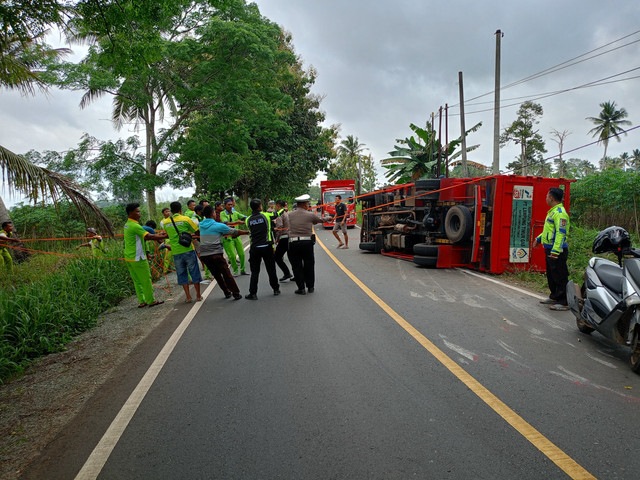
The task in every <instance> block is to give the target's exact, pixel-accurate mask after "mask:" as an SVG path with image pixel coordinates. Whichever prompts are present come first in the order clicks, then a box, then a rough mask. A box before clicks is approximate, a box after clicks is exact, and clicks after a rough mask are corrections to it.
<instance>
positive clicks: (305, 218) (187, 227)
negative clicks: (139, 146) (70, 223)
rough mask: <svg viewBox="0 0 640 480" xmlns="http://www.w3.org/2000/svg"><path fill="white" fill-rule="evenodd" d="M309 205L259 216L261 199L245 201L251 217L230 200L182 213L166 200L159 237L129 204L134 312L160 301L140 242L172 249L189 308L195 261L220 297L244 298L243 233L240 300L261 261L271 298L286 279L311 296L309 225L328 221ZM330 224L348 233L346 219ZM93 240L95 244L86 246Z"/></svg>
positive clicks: (253, 283)
mask: <svg viewBox="0 0 640 480" xmlns="http://www.w3.org/2000/svg"><path fill="white" fill-rule="evenodd" d="M309 200H310V197H309V195H302V196H300V197H298V198H296V199H295V202H296V207H295V209H294V210H293V211H291V212H289V211H288V204H287V202H285V201H284V200H277V201H275V202H270V204H269V208H268V209H267V210H265V209H264V208H263V204H262V201H261V200H260V199H253V200H251V202H250V203H249V207H250V208H251V215H250V216H245V215H243V214H241V213H240V212H238V211H236V210H235V208H234V201H233V199H232V198H227V199H225V200H224V202H215V204H214V205H211V204H210V203H209V202H208V201H206V200H203V201H201V202H200V204H196V202H195V201H193V200H190V201H189V202H188V203H187V211H185V212H183V210H182V205H181V204H180V202H172V203H171V204H170V206H169V208H166V209H163V216H164V218H163V220H162V221H161V230H160V231H158V232H156V231H155V230H153V229H145V227H143V226H142V225H141V224H140V216H141V213H140V205H139V204H137V203H132V204H129V205H127V207H126V211H127V215H128V220H127V222H126V224H125V227H124V242H125V259H126V261H127V267H128V268H129V272H130V274H131V278H132V279H133V281H134V285H135V289H136V294H137V297H138V301H139V308H142V307H145V306H155V305H159V304H161V303H163V302H162V301H160V300H156V299H155V297H154V295H153V286H152V283H151V272H150V270H149V264H148V261H147V254H146V251H147V249H146V248H145V243H146V242H149V241H157V242H162V243H163V244H164V245H165V246H167V248H168V249H170V252H171V256H172V258H173V262H174V264H175V269H176V274H177V279H178V284H179V285H182V287H183V289H184V291H185V296H186V300H185V301H186V302H187V303H190V302H192V301H194V299H193V297H192V296H191V292H190V287H189V285H193V286H194V289H195V301H201V300H202V295H201V290H200V284H201V282H202V281H203V278H202V275H201V273H200V266H199V263H201V264H202V265H203V267H204V269H205V274H207V273H208V272H210V273H211V274H212V275H213V277H214V278H215V280H216V282H217V283H218V285H219V286H220V289H221V291H222V293H223V294H224V296H225V297H226V298H232V297H233V299H234V300H239V299H241V298H242V295H241V294H240V289H239V287H238V285H237V283H236V281H235V277H237V276H239V275H248V274H247V273H246V271H245V253H244V245H243V243H242V240H241V238H240V236H242V235H250V237H251V241H250V247H249V262H248V263H249V269H250V275H251V278H250V281H249V293H248V294H247V295H245V298H246V299H248V300H256V299H257V298H258V296H257V293H258V280H259V277H260V269H261V265H262V263H264V265H265V270H266V272H267V275H268V277H269V285H270V286H271V288H272V290H273V294H274V295H280V283H281V282H287V281H295V283H296V286H297V289H296V290H295V293H296V294H297V295H306V294H307V293H312V292H313V291H314V290H315V257H314V253H313V245H314V244H315V235H314V234H313V226H314V225H316V224H318V223H323V222H326V221H329V220H331V219H332V218H331V217H324V218H323V217H320V216H318V215H316V214H315V213H313V212H311V211H310V209H309ZM337 213H339V212H338V210H337ZM335 220H336V225H338V227H339V228H340V229H341V228H343V227H344V229H345V230H346V215H343V217H341V218H337V216H336V218H335ZM149 230H150V231H149ZM343 231H344V230H343ZM187 234H188V235H187ZM336 236H337V235H336ZM185 237H186V238H185ZM189 237H191V238H189ZM91 241H93V239H91V240H90V242H88V243H89V244H90V243H91ZM347 242H348V237H347V236H346V232H345V243H342V242H340V245H339V247H343V246H346V245H348V243H347ZM87 246H89V245H87ZM225 253H226V255H227V257H228V261H227V258H225V256H224V254H225ZM285 254H286V255H287V256H288V259H289V262H290V264H291V270H290V269H289V267H288V266H287V264H286V263H285V261H284V256H285ZM230 265H231V268H230ZM276 265H277V266H278V267H279V268H280V269H281V270H282V273H283V276H282V277H281V278H278V275H277V271H276ZM232 271H233V273H232Z"/></svg>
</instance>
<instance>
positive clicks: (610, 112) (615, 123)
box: [586, 101, 631, 168]
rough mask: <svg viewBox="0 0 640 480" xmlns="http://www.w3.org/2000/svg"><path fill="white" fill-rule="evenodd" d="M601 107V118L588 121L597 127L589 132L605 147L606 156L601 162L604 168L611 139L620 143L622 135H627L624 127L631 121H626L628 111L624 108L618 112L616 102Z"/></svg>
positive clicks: (603, 156) (591, 118)
mask: <svg viewBox="0 0 640 480" xmlns="http://www.w3.org/2000/svg"><path fill="white" fill-rule="evenodd" d="M600 107H602V111H601V112H600V116H598V117H587V118H586V119H587V120H590V121H591V122H593V123H594V124H595V127H594V128H592V129H591V130H589V133H590V134H593V136H594V138H595V137H597V138H598V143H602V144H603V145H604V154H603V155H602V160H601V162H600V167H601V168H604V167H605V159H606V157H607V147H608V146H609V139H610V138H611V137H615V138H616V139H617V140H618V141H620V134H621V133H624V134H625V135H626V131H625V130H624V129H623V128H622V126H624V125H631V122H630V121H629V120H625V118H627V115H628V114H627V111H626V110H625V109H624V108H621V109H619V110H618V109H617V107H616V102H611V101H609V102H604V103H601V104H600Z"/></svg>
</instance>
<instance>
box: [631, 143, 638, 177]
mask: <svg viewBox="0 0 640 480" xmlns="http://www.w3.org/2000/svg"><path fill="white" fill-rule="evenodd" d="M631 155H633V157H631V166H632V167H633V169H634V170H635V171H636V172H638V171H640V149H638V148H636V149H635V150H634V151H633V152H631Z"/></svg>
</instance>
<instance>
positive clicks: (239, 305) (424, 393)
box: [69, 229, 640, 480]
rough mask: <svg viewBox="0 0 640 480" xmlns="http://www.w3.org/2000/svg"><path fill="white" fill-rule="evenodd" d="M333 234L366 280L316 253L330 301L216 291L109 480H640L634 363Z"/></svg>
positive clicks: (316, 296)
mask: <svg viewBox="0 0 640 480" xmlns="http://www.w3.org/2000/svg"><path fill="white" fill-rule="evenodd" d="M317 233H318V237H319V239H320V242H322V243H324V244H326V245H327V247H328V248H329V250H330V252H331V254H332V255H335V257H336V258H337V260H339V262H341V263H342V264H343V265H344V268H345V269H346V270H347V271H348V272H350V274H351V276H349V275H348V274H347V273H345V270H343V269H342V268H340V266H339V265H338V264H337V263H336V262H335V261H334V260H333V259H332V258H331V257H330V256H329V255H328V254H327V253H325V251H324V250H323V249H322V248H321V246H320V245H316V247H315V251H316V291H315V292H314V293H313V294H308V295H306V296H298V295H294V294H293V291H294V290H295V288H296V287H295V285H294V284H292V283H289V284H283V285H282V287H281V288H282V291H283V293H282V295H280V296H278V297H274V296H272V294H271V290H270V288H269V285H268V283H267V279H266V273H265V272H264V271H263V274H262V276H261V280H260V287H259V291H258V297H259V300H257V301H253V302H252V301H248V300H241V301H238V302H232V301H230V300H224V299H223V298H222V294H221V293H220V291H219V289H218V288H214V289H212V290H211V291H210V293H209V296H208V298H207V299H206V301H205V302H203V303H202V304H201V305H200V306H199V310H198V311H197V313H196V314H195V316H193V318H192V319H190V323H189V324H188V326H187V327H186V329H185V330H184V333H183V334H182V336H181V338H180V339H179V340H178V341H177V343H176V344H175V348H173V350H172V351H171V352H170V354H169V355H168V356H167V358H166V361H165V362H164V364H163V365H162V366H161V368H157V372H156V373H157V377H155V379H154V380H153V382H152V383H150V385H149V389H148V392H147V393H146V395H144V397H143V399H142V401H141V403H140V405H139V407H137V410H135V411H134V413H133V412H132V418H131V420H130V422H129V423H128V424H125V425H124V426H122V427H121V430H123V433H122V435H121V436H120V434H118V435H117V436H116V437H115V438H114V439H113V442H114V443H115V447H114V448H113V450H112V451H111V452H110V455H108V457H107V456H105V458H106V463H104V465H100V468H98V470H97V471H98V472H99V475H98V478H99V479H209V478H211V479H213V478H215V479H257V478H259V479H272V478H283V479H343V478H353V479H396V478H397V479H405V478H421V479H426V478H429V479H441V478H451V479H461V478H464V479H468V478H472V479H516V478H517V479H519V480H525V479H543V478H544V479H555V478H558V479H561V478H593V477H595V478H601V479H638V478H640V456H638V455H637V448H636V447H637V446H638V445H640V441H639V440H638V432H640V415H639V414H638V411H639V406H640V404H639V401H640V376H638V375H635V374H633V373H632V372H631V371H630V370H629V368H628V366H627V363H626V356H625V355H626V354H627V351H626V349H624V348H622V347H614V346H612V345H611V344H609V343H607V342H606V341H605V340H604V338H603V337H601V336H599V335H598V334H597V333H594V334H593V335H591V336H585V335H583V334H580V333H579V332H578V331H577V329H576V327H575V322H574V320H573V316H572V315H571V313H569V312H551V311H549V310H548V309H546V308H545V307H544V306H542V305H539V304H538V300H537V299H536V298H535V297H534V296H531V295H529V294H527V293H526V292H522V291H517V290H514V289H511V288H508V287H506V286H505V285H503V284H500V283H495V282H494V281H493V280H499V278H497V277H490V278H486V277H482V276H478V275H475V274H473V273H469V272H465V271H462V270H429V269H422V268H418V267H416V266H415V265H414V264H413V263H410V262H406V261H402V260H396V259H393V258H389V257H383V256H380V255H375V254H370V253H365V252H361V251H359V250H358V248H357V246H358V238H357V237H358V234H359V231H358V230H350V231H349V234H350V237H351V249H349V250H337V249H335V244H336V242H335V239H333V237H332V236H331V233H330V232H328V231H324V230H321V229H320V230H318V231H317ZM354 279H355V281H354ZM248 281H249V277H241V278H240V279H239V284H240V287H241V290H242V291H243V293H246V290H247V289H248ZM357 282H361V284H362V285H364V286H366V288H368V289H370V291H369V292H367V291H365V290H366V288H365V290H363V289H362V288H361V286H359V285H358V283H357ZM114 397H115V400H114V403H117V406H116V405H112V406H111V407H110V408H109V409H107V410H108V411H109V412H114V411H117V409H119V408H120V406H121V405H122V400H121V395H114ZM111 417H112V414H111V413H110V414H109V421H111ZM107 423H108V422H107ZM102 433H103V432H100V435H101V434H102ZM93 446H94V444H91V445H88V446H87V445H85V449H87V448H89V449H91V448H93ZM69 454H70V455H71V454H72V452H70V453H69ZM83 455H84V454H83ZM590 475H592V476H593V477H591V476H590ZM83 478H91V476H88V477H83Z"/></svg>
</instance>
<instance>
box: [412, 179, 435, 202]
mask: <svg viewBox="0 0 640 480" xmlns="http://www.w3.org/2000/svg"><path fill="white" fill-rule="evenodd" d="M416 190H426V191H430V190H440V179H439V178H427V179H425V180H416ZM420 198H424V199H425V200H440V192H435V193H430V194H428V195H420Z"/></svg>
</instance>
